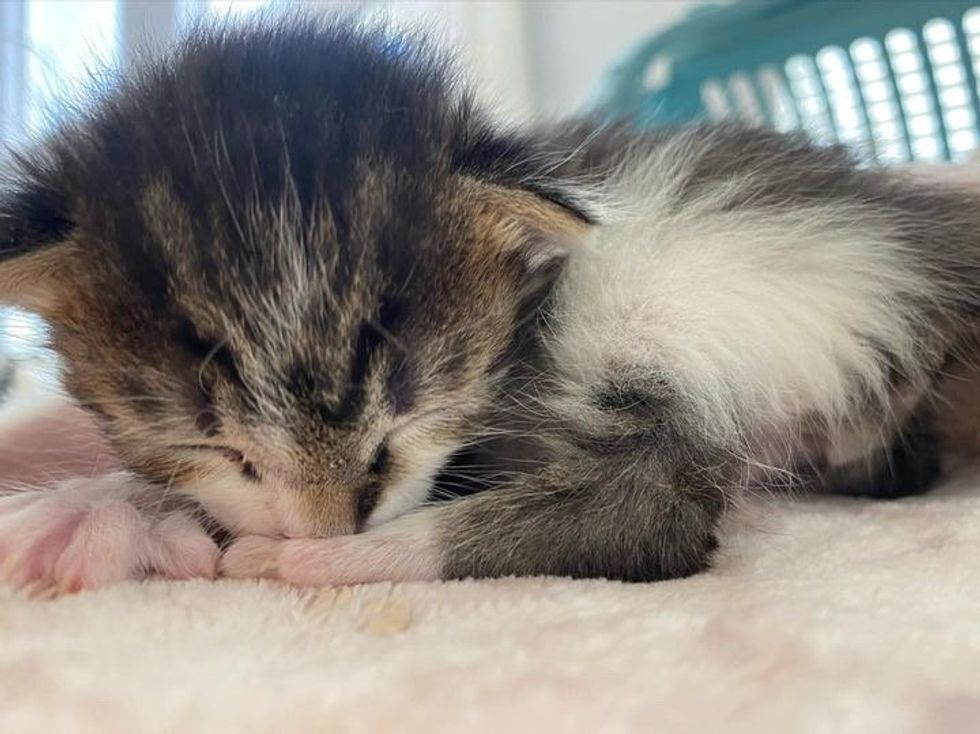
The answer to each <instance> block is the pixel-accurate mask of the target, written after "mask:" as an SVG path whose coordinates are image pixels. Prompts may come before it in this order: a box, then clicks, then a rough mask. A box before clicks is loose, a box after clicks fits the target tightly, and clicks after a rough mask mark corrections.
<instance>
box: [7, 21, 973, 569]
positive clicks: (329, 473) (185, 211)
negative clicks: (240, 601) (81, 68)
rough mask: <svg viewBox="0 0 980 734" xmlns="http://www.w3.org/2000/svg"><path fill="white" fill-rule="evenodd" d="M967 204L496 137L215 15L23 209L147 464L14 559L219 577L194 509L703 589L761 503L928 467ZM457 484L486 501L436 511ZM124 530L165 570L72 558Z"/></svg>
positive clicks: (311, 543)
mask: <svg viewBox="0 0 980 734" xmlns="http://www.w3.org/2000/svg"><path fill="white" fill-rule="evenodd" d="M243 69H244V70H246V71H247V72H248V73H247V74H244V75H243V71H242V70H243ZM584 202H593V203H584ZM594 204H597V205H598V206H594ZM977 204H978V199H977V198H976V197H974V196H972V195H970V194H967V193H964V192H962V191H955V190H952V189H949V190H943V189H941V188H939V187H935V186H933V187H928V188H926V187H923V186H922V185H920V184H916V183H914V182H911V181H905V180H903V179H902V177H901V176H900V175H898V174H895V173H893V172H887V171H881V170H870V169H868V170H861V169H858V168H857V167H856V166H855V165H854V163H853V161H852V160H851V159H850V158H849V157H848V156H847V155H846V154H845V153H844V152H843V151H842V150H840V149H836V148H832V149H825V148H819V147H817V146H814V145H812V144H810V143H809V142H807V141H806V140H805V139H804V138H802V137H799V136H783V135H778V134H775V133H769V132H764V131H758V130H746V129H743V128H739V127H729V126H718V127H710V126H698V127H693V128H688V129H683V130H680V131H675V132H671V133H663V134H655V135H654V134H641V133H636V132H633V131H630V130H629V129H628V128H625V127H617V128H597V127H595V126H592V125H589V124H586V123H583V124H581V125H577V126H569V127H567V128H563V129H560V130H555V129H552V130H549V131H545V132H539V133H536V134H533V135H530V136H525V137H518V136H514V135H511V134H504V133H501V132H500V131H497V130H495V129H494V128H493V127H492V126H491V125H490V124H489V123H488V122H486V121H485V120H484V119H483V118H482V117H481V116H480V115H479V114H478V113H476V112H475V111H474V110H473V109H472V106H471V105H470V103H469V102H468V101H467V100H466V98H465V97H460V96H459V95H458V94H456V93H455V92H454V91H453V89H452V85H451V83H450V77H448V76H447V75H446V72H445V69H444V67H443V66H442V65H440V64H439V63H436V62H434V61H432V59H431V58H430V57H428V56H426V55H425V54H424V53H423V52H421V51H419V50H418V49H416V48H415V47H413V46H411V44H409V45H406V41H405V40H404V39H399V40H397V41H393V40H391V39H388V38H385V37H384V36H382V35H379V34H377V33H376V32H374V31H365V30H359V29H356V28H354V27H353V26H348V25H337V26H323V25H319V24H317V23H312V22H308V23H299V24H295V25H293V26H290V25H287V26H284V27H282V28H279V29H257V30H252V31H247V32H243V33H233V32H225V33H213V34H210V35H208V34H205V35H203V36H201V37H199V38H197V39H196V40H194V41H193V42H192V43H190V44H188V45H187V46H185V48H184V50H183V51H182V52H181V53H180V54H178V55H177V56H176V57H175V59H174V60H173V62H171V63H170V64H168V65H166V66H159V67H154V68H151V69H150V70H149V71H148V72H146V73H144V74H142V75H141V76H139V77H137V78H135V80H133V81H130V82H128V83H127V84H126V85H124V86H123V87H122V88H121V91H118V92H116V93H114V94H112V95H110V96H109V97H108V98H107V99H106V100H104V101H103V102H101V103H100V105H98V106H97V107H96V108H95V109H94V111H93V112H92V114H91V115H90V116H89V117H88V118H87V119H86V120H84V121H83V122H82V123H80V124H79V125H76V126H73V127H66V128H65V129H63V130H62V132H61V133H60V134H59V135H58V136H57V137H55V138H53V139H52V140H51V141H50V142H49V143H48V144H47V146H46V148H45V149H44V151H42V153H40V154H38V155H37V156H35V157H34V158H33V159H31V160H29V161H28V162H27V163H26V164H25V165H24V166H23V168H22V172H21V179H20V180H19V181H17V182H16V183H15V185H14V186H13V187H12V188H11V189H10V192H9V194H8V198H7V201H6V203H5V204H4V207H3V210H2V211H3V227H4V230H3V237H2V241H0V285H2V287H0V295H2V296H3V297H4V298H5V299H6V300H10V301H13V302H15V303H19V304H20V305H22V306H26V307H29V308H34V309H35V310H38V311H40V312H41V313H42V314H44V315H45V316H46V317H47V318H48V319H49V320H50V322H51V323H52V327H53V341H54V344H55V346H56V348H58V349H59V351H60V352H61V353H62V355H63V357H64V358H65V360H66V364H67V374H66V378H67V385H68V387H69V389H70V390H71V391H72V393H73V394H74V395H75V396H76V398H77V399H79V400H80V401H81V402H83V403H84V404H85V405H87V406H88V407H89V408H90V409H91V410H92V411H94V412H95V413H96V414H97V415H99V416H100V419H101V421H102V423H103V427H104V430H105V431H106V433H107V435H108V437H109V438H110V439H111V440H112V441H113V443H114V445H115V447H116V450H117V451H118V452H119V454H120V457H121V459H122V460H123V461H124V462H125V463H126V465H127V466H129V467H130V468H131V469H132V470H133V471H135V472H136V473H137V475H138V477H137V478H135V479H132V480H127V482H128V483H127V484H126V487H127V489H126V490H125V492H123V493H122V494H121V490H120V489H119V487H118V483H114V484H112V487H110V489H108V490H107V491H106V496H107V497H108V499H107V502H109V503H110V506H111V507H112V508H113V511H112V512H108V513H106V512H105V511H104V508H105V505H104V504H102V505H100V504H99V498H98V491H97V489H93V488H89V489H87V490H86V494H84V496H85V497H89V498H91V497H95V499H94V500H92V503H91V507H89V509H88V510H85V511H84V512H83V511H81V510H79V505H78V503H77V502H75V503H74V504H72V502H74V501H73V500H72V499H71V497H72V496H76V497H80V496H82V495H81V494H77V493H76V494H75V495H72V494H71V493H70V492H67V491H64V490H62V494H61V495H59V496H60V497H66V498H68V499H65V500H63V503H67V504H68V505H69V506H70V507H71V512H70V513H68V514H69V515H70V518H71V522H68V521H67V520H65V519H64V518H65V516H66V515H65V513H64V512H62V513H61V514H60V515H58V514H57V513H56V512H55V513H51V512H50V511H49V510H43V509H38V506H39V505H38V506H33V507H27V506H26V505H25V504H24V499H23V497H18V498H11V499H7V500H0V551H2V552H3V553H4V554H6V555H7V556H8V557H9V558H15V559H16V560H17V563H14V564H13V568H14V572H13V573H12V575H11V577H12V578H14V579H15V580H17V581H19V582H25V581H31V580H40V581H47V580H51V579H52V578H53V579H54V580H55V581H58V582H64V581H65V579H63V578H60V577H59V574H60V573H67V574H69V575H70V576H71V578H70V580H69V585H70V586H72V587H74V586H78V585H85V584H86V583H88V582H89V580H91V579H94V581H91V582H92V583H103V582H105V581H107V580H111V579H112V578H114V577H119V576H123V577H125V576H128V575H135V574H139V573H144V572H147V571H154V570H156V571H162V572H166V573H174V572H173V570H172V569H173V568H175V567H177V568H179V569H182V572H183V571H186V569H187V568H194V569H200V568H202V567H203V566H206V565H207V564H206V563H202V561H201V559H202V558H212V561H211V562H212V564H213V556H215V555H216V554H213V553H211V554H209V553H206V552H204V550H203V549H202V544H201V542H200V540H201V539H200V537H199V535H195V536H194V543H190V544H189V546H190V547H193V548H195V549H196V550H195V553H194V557H193V558H192V559H190V560H188V562H187V563H183V564H182V565H181V564H180V563H177V562H175V560H174V558H173V557H172V553H171V550H170V549H172V548H174V547H177V546H179V543H178V544H176V545H175V543H173V542H169V541H168V540H167V538H169V536H168V535H167V534H166V533H164V530H166V531H167V532H173V533H174V535H175V537H177V538H178V539H179V538H186V537H188V536H187V533H188V523H187V519H188V518H189V517H192V515H191V514H189V513H190V512H195V513H197V512H199V508H198V507H197V505H200V506H202V507H203V509H204V510H205V511H206V513H207V515H208V516H210V518H211V519H213V520H216V521H217V522H218V523H219V524H220V525H221V526H222V527H223V528H225V529H226V530H228V531H230V532H231V533H232V534H234V535H236V536H239V539H238V540H237V541H236V542H235V543H234V544H233V545H232V546H231V548H230V549H229V550H228V552H227V553H226V555H225V557H224V560H223V567H224V570H225V572H226V573H228V574H230V575H270V574H272V575H277V576H279V577H281V578H285V579H288V580H292V581H297V582H303V583H325V582H350V581H368V580H377V579H390V578H432V577H452V576H468V575H472V576H486V575H503V574H514V573H517V574H535V573H556V574H568V575H573V576H608V577H613V578H622V579H632V580H640V579H658V578H667V577H674V576H679V575H685V574H688V573H692V572H694V571H697V570H699V569H701V568H703V567H704V566H705V565H706V564H707V563H708V562H709V560H710V556H711V553H712V550H713V548H714V546H715V540H714V532H715V528H716V525H717V523H718V519H719V517H720V515H721V513H722V512H723V510H724V508H725V507H726V506H727V505H728V504H729V503H730V502H731V501H732V500H734V499H736V498H737V497H738V494H739V493H740V492H742V491H744V490H745V488H746V487H747V486H751V485H758V486H766V487H768V486H774V485H778V486H785V485H786V484H787V477H788V476H789V477H793V478H794V481H796V480H797V479H798V480H799V481H800V482H801V483H809V484H813V485H817V486H824V487H830V488H833V489H840V490H845V491H848V490H850V491H856V492H868V491H870V492H872V493H874V492H878V491H879V490H880V492H881V493H882V494H886V495H891V494H895V493H899V492H901V491H916V490H919V489H921V488H924V487H925V486H926V485H927V484H928V483H929V482H931V481H932V480H933V479H934V478H935V474H936V469H937V466H938V465H937V464H936V453H937V451H938V438H937V436H938V435H939V431H938V429H937V428H936V427H935V425H934V417H935V413H936V411H937V405H936V399H935V397H936V396H937V395H938V394H939V384H938V383H939V380H940V375H941V374H942V370H943V368H944V366H948V365H949V364H950V360H962V359H969V358H970V357H971V356H972V355H973V354H974V351H975V350H974V344H973V341H972V334H973V322H974V318H975V316H976V305H977V303H978V300H980V287H978V285H977V284H978V282H980V281H978V279H977V277H976V275H977V270H978V268H980V237H978V232H980V228H978V227H977V224H978V223H980V208H978V207H977ZM593 209H595V211H593ZM597 217H599V218H601V220H602V221H601V223H600V224H598V225H595V224H594V222H595V220H596V218H597ZM939 409H941V410H945V406H940V407H939ZM467 447H469V448H467ZM514 447H516V451H513V449H514ZM454 453H455V456H456V459H455V460H454V461H452V462H450V463H449V465H448V467H447V462H448V461H449V458H448V457H449V456H450V455H451V454H454ZM488 453H489V454H490V456H488V455H487V454H488ZM440 469H445V471H444V472H443V474H442V478H441V479H440V480H439V485H440V487H442V489H444V490H448V491H450V492H454V491H456V490H457V489H458V488H459V487H460V485H461V483H462V484H465V486H466V488H467V489H468V490H473V489H478V490H484V491H479V492H476V493H470V494H469V496H465V497H460V498H458V499H455V500H453V501H451V502H446V503H438V504H434V505H431V506H427V507H423V508H421V509H416V508H417V507H419V505H420V503H421V502H422V501H423V500H424V499H425V494H426V492H427V490H429V489H430V488H431V487H432V486H433V482H434V481H436V480H435V475H436V473H437V472H438V471H439V470H440ZM899 474H901V476H900V475H899ZM868 477H872V478H873V481H871V482H870V483H869V482H867V479H868ZM96 484H97V481H96ZM163 488H166V493H165V496H166V497H168V498H172V497H174V496H177V497H181V498H185V499H190V500H193V502H194V505H195V506H194V507H191V508H188V507H184V506H171V505H172V504H173V503H161V504H160V505H159V507H158V506H157V505H152V503H151V506H149V507H148V506H147V504H146V503H145V502H144V501H142V499H140V500H139V501H138V500H137V498H143V497H146V496H150V497H152V496H159V497H161V498H163V497H164V495H163V494H161V493H162V492H164V489H163ZM154 493H156V495H154ZM120 502H121V503H122V504H123V506H126V505H127V503H128V506H129V507H130V508H131V509H132V508H134V507H139V508H140V510H141V511H142V512H143V515H142V516H141V515H138V514H134V513H132V512H130V513H129V514H126V513H125V512H124V511H123V510H121V509H120ZM3 503H7V504H6V505H4V504H3ZM49 504H50V503H49ZM185 504H186V503H185ZM25 507H26V509H25ZM160 507H163V508H164V509H165V512H164V513H163V515H164V517H163V519H162V520H161V519H160V516H159V508H160ZM4 508H6V512H5V511H4ZM413 510H414V511H413ZM25 512H27V513H30V516H29V517H28V516H27V515H25V514H24V513H25ZM45 512H49V515H50V516H51V517H55V516H57V518H58V520H57V522H54V521H50V522H47V524H45V517H46V515H45ZM85 512H88V515H85ZM100 512H101V515H100V514H99V513H100ZM153 512H157V515H153V517H152V522H150V521H146V522H143V524H142V525H141V524H140V522H141V520H140V517H145V516H146V514H147V513H150V514H151V515H152V513H153ZM123 515H125V516H126V517H127V518H128V520H127V522H129V523H130V525H128V526H127V527H131V528H133V532H132V533H130V534H129V535H128V536H127V538H129V540H128V545H125V544H124V545H125V547H127V548H129V547H131V548H137V549H141V550H140V554H135V552H133V553H130V555H129V556H128V558H129V560H128V561H127V558H119V557H118V556H119V554H118V553H116V554H115V556H114V557H113V561H112V563H109V564H107V565H108V567H109V568H110V570H111V573H97V572H93V573H91V574H89V575H86V574H85V573H81V578H82V580H81V581H79V580H78V579H79V576H80V572H79V569H78V568H77V564H75V565H72V564H71V563H61V562H59V560H58V559H59V557H60V556H61V555H66V554H67V555H68V556H74V557H78V556H79V549H78V548H76V545H77V544H78V543H81V544H82V545H83V548H82V550H90V549H89V548H88V547H87V546H84V543H85V538H92V537H94V536H96V535H98V533H97V532H95V531H93V530H92V529H91V528H89V529H88V530H85V528H86V526H85V522H86V520H85V518H86V517H88V518H89V519H90V520H91V518H93V517H94V518H95V520H93V521H92V522H91V523H90V525H91V524H92V523H94V524H95V527H96V529H97V528H99V527H102V525H99V523H100V522H101V523H102V524H103V525H104V524H105V522H106V518H109V519H110V520H112V519H113V518H119V517H122V516H123ZM171 516H174V517H177V518H178V520H176V521H173V522H171V523H170V524H169V525H168V524H166V521H167V520H168V519H169V518H170V517H171ZM134 518H135V519H134ZM66 523H67V524H66ZM24 528H28V530H29V531H30V532H27V531H25V530H24ZM161 528H163V530H161ZM358 530H364V531H365V532H360V533H357V534H354V535H352V534H351V533H354V532H356V531H358ZM244 536H251V537H244ZM161 537H163V538H164V540H161ZM79 538H81V540H79ZM134 538H135V540H134ZM284 538H285V539H284ZM168 543H169V545H168ZM147 548H149V549H152V552H150V551H147V550H146V549H147ZM159 548H164V549H165V550H164V551H160V550H158V549H159ZM100 552H101V553H103V554H105V553H109V552H110V551H109V550H107V549H106V548H105V547H104V544H103V546H102V547H100ZM167 553H171V555H169V556H168V555H167ZM82 555H85V554H82ZM124 555H125V554H124ZM137 555H138V558H137ZM85 557H89V558H91V557H93V554H92V553H88V555H87V556H85ZM25 558H26V559H27V560H26V561H23V560H22V559H25ZM161 559H162V560H161ZM178 560H180V559H178ZM9 565H10V564H9V563H8V566H9ZM62 567H67V568H68V571H60V570H59V569H62ZM83 570H85V571H88V570H91V569H83ZM185 575H186V574H185Z"/></svg>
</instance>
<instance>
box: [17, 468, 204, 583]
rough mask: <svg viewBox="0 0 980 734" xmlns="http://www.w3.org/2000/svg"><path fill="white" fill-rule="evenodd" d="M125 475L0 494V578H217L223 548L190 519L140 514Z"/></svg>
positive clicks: (111, 580) (100, 580)
mask: <svg viewBox="0 0 980 734" xmlns="http://www.w3.org/2000/svg"><path fill="white" fill-rule="evenodd" d="M139 489H140V487H139V485H138V482H137V480H135V479H133V478H132V477H130V476H129V475H126V474H121V473H119V474H107V475H105V476H101V477H97V478H94V479H76V480H71V481H68V482H63V483H61V484H59V485H57V487H55V488H53V489H50V490H37V491H27V492H18V493H16V494H9V495H4V496H0V581H2V582H6V583H8V584H10V585H13V586H16V587H19V588H29V589H31V590H33V591H36V592H44V593H47V592H60V593H71V592H75V591H79V590H81V589H92V588H97V587H101V586H106V585H108V584H112V583H115V582H118V581H124V580H126V579H138V578H143V577H145V576H147V575H150V574H160V575H163V576H167V577H170V578H190V577H195V576H203V577H208V578H210V577H213V576H214V573H215V567H216V564H217V559H218V555H219V551H218V547H217V546H216V545H215V543H214V541H213V540H211V538H210V537H209V536H208V534H207V533H206V532H205V531H204V530H203V528H201V526H200V525H199V523H197V522H196V521H195V520H194V519H193V518H192V517H190V516H189V515H187V514H185V513H181V512H177V513H170V514H166V515H162V516H160V517H148V516H146V515H144V514H142V513H141V512H140V511H139V510H138V509H137V508H136V506H135V505H134V504H133V503H132V501H131V500H132V498H133V496H134V494H136V493H137V492H138V490H139Z"/></svg>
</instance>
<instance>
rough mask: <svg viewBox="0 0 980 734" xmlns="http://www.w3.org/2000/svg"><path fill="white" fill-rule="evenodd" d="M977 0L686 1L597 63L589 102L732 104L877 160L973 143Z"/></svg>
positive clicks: (977, 105)
mask: <svg viewBox="0 0 980 734" xmlns="http://www.w3.org/2000/svg"><path fill="white" fill-rule="evenodd" d="M978 78H980V2H978V1H977V0H972V1H966V0H854V1H853V2H851V1H850V0H754V1H753V0H750V1H747V2H741V3H738V4H735V5H728V6H708V7H702V8H699V9H697V10H696V11H695V12H693V13H691V14H690V15H689V16H688V18H687V19H686V20H684V21H683V22H681V23H680V24H679V25H677V26H674V27H673V28H671V29H670V30H668V31H666V32H665V33H662V34H661V35H658V36H656V37H653V38H650V39H648V40H646V41H644V42H643V43H641V44H640V45H639V46H638V47H637V48H636V49H635V50H634V51H633V52H632V53H630V54H629V55H628V56H627V57H626V58H625V59H624V60H623V62H622V63H621V64H619V65H618V66H617V67H616V68H615V69H613V70H612V72H611V73H610V75H609V78H608V79H607V80H606V83H605V85H604V87H603V90H602V94H601V97H600V100H599V104H600V109H602V110H603V114H605V115H607V116H609V117H611V118H623V117H628V118H632V119H634V120H636V121H637V122H638V123H639V124H641V125H647V126H649V125H665V124H673V123H679V122H685V121H689V120H696V119H704V118H709V119H723V118H738V119H742V120H747V121H750V122H754V123H758V124H766V125H771V126H774V127H776V128H779V129H783V130H789V129H795V128H802V129H805V130H807V131H808V132H810V133H811V134H812V135H814V136H815V137H817V138H818V139H821V140H825V141H840V142H845V143H849V144H852V145H856V146H858V147H860V148H863V149H864V150H866V151H867V153H868V154H869V155H871V156H874V157H876V158H878V159H879V160H883V161H886V162H893V161H894V162H901V161H912V160H916V161H918V160H924V161H941V160H960V159H963V158H966V157H968V156H969V155H970V154H971V152H972V151H973V150H975V149H976V148H977V147H978V146H980V101H978V100H980V88H978V86H977V80H978Z"/></svg>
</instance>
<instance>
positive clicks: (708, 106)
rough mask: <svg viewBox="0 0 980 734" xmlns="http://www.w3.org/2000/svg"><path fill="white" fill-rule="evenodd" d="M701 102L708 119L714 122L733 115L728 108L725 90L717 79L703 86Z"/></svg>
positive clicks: (706, 82) (710, 80)
mask: <svg viewBox="0 0 980 734" xmlns="http://www.w3.org/2000/svg"><path fill="white" fill-rule="evenodd" d="M701 101H702V103H703V104H704V109H705V111H706V112H707V113H708V117H709V118H710V119H712V120H722V119H724V118H726V117H728V116H729V115H730V114H731V108H730V107H729V106H728V95H726V94H725V88H724V86H723V85H722V83H721V82H720V81H718V80H717V79H708V80H707V81H705V82H704V84H702V85H701Z"/></svg>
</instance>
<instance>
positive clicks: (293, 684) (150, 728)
mask: <svg viewBox="0 0 980 734" xmlns="http://www.w3.org/2000/svg"><path fill="white" fill-rule="evenodd" d="M976 485H977V481H976V479H975V478H974V477H971V476H964V477H962V478H960V479H959V480H955V481H952V482H950V483H948V484H947V485H946V486H944V487H942V488H940V489H939V490H937V491H935V492H933V493H932V494H930V495H927V496H924V497H918V498H909V499H904V500H900V501H897V502H891V503H874V502H869V501H858V500H846V499H837V498H821V499H810V500H790V499H773V500H765V501H762V500H757V501H754V502H750V503H747V505H746V506H745V507H744V508H743V510H742V511H741V512H740V516H739V517H738V518H734V519H733V522H732V523H731V527H730V528H729V529H728V530H727V531H726V532H725V534H724V536H723V552H722V554H721V555H720V557H719V559H718V563H717V565H716V567H715V568H714V569H713V570H712V571H710V572H709V573H706V574H704V575H701V576H697V577H694V578H690V579H684V580H679V581H669V582H664V583H658V584H648V585H627V584H620V583H611V582H603V581H569V580H562V579H502V580H497V581H481V582H475V581H463V582H452V583H419V584H398V585H390V584H375V585H370V586H361V587H354V588H345V589H329V588H328V589H316V590H297V589H291V588H284V587H281V586H278V585H275V584H273V583H270V582H263V581H257V582H232V581H221V582H216V583H211V582H204V581H197V582H185V583H178V582H164V581H156V582H146V583H131V584H126V585H122V586H117V587H114V588H110V589H107V590H104V591H97V592H85V593H81V594H78V595H76V596H70V597H65V598H60V599H55V600H50V601H35V600H29V599H26V598H23V597H20V596H18V595H16V594H14V593H12V592H10V591H8V590H4V589H0V731H2V732H5V734H14V733H17V732H53V731H58V732H62V731H63V732H99V733H100V734H105V733H109V732H126V733H129V732H213V731H219V730H220V731H236V732H381V731H392V732H416V731H417V732H438V731H446V732H458V731H466V732H498V731H542V730H546V731H555V732H566V731H568V732H575V731H581V732H597V731H602V732H619V731H623V732H626V731H656V732H705V731H718V730H724V731H746V732H753V733H754V734H759V732H788V731H793V732H862V733H863V734H867V733H868V732H888V733H889V734H895V733H897V732H927V731H932V732H943V733H944V734H952V733H953V732H975V731H977V730H978V727H980V618H978V614H980V612H978V610H980V584H978V583H977V578H978V571H980V560H978V556H977V549H978V548H980V492H977V491H976V489H977V486H976Z"/></svg>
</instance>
